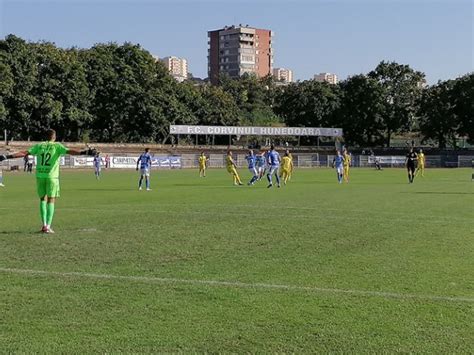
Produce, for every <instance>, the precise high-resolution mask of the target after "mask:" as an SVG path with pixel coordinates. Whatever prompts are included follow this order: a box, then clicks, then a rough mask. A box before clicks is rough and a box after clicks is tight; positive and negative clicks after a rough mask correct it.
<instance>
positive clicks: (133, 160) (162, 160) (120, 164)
mask: <svg viewBox="0 0 474 355" xmlns="http://www.w3.org/2000/svg"><path fill="white" fill-rule="evenodd" d="M137 161H138V157H111V159H110V167H111V168H118V169H135V168H136V167H137ZM151 167H152V169H153V168H181V157H180V156H153V157H152V158H151Z"/></svg>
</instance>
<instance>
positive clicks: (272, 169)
mask: <svg viewBox="0 0 474 355" xmlns="http://www.w3.org/2000/svg"><path fill="white" fill-rule="evenodd" d="M278 168H279V167H278V166H274V165H272V166H270V167H269V168H268V169H269V170H268V175H273V173H275V174H278Z"/></svg>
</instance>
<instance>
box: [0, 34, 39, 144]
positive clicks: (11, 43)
mask: <svg viewBox="0 0 474 355" xmlns="http://www.w3.org/2000/svg"><path fill="white" fill-rule="evenodd" d="M0 52H1V53H2V56H1V58H2V64H3V65H6V66H8V68H9V69H4V73H7V72H10V73H11V76H12V77H13V85H9V86H10V89H9V91H10V95H6V96H3V97H2V102H3V105H4V107H5V113H6V111H8V115H7V116H6V119H5V120H4V122H5V126H6V127H7V128H8V130H9V133H10V136H11V137H13V138H20V139H30V138H31V134H32V133H33V132H32V130H31V127H32V125H33V124H35V119H34V118H33V117H32V116H33V112H34V110H35V109H36V108H37V107H38V100H37V99H36V97H35V95H34V91H35V89H36V87H37V85H38V82H37V77H38V66H37V62H36V58H35V52H34V48H33V47H32V46H30V45H28V44H27V43H26V42H25V41H24V40H22V39H21V38H19V37H16V36H14V35H8V36H7V37H6V38H5V40H0ZM5 75H7V76H10V74H5ZM5 113H4V114H5Z"/></svg>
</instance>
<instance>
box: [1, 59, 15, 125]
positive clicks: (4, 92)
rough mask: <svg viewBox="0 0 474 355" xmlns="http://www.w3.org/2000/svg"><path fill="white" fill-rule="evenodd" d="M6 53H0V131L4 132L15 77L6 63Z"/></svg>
mask: <svg viewBox="0 0 474 355" xmlns="http://www.w3.org/2000/svg"><path fill="white" fill-rule="evenodd" d="M4 56H5V55H4V53H1V52H0V129H1V130H2V131H3V130H4V129H6V128H7V124H6V119H7V114H8V111H7V108H6V106H5V101H6V99H7V98H8V97H10V95H11V94H12V90H13V85H14V81H13V75H12V72H11V70H10V67H9V66H8V65H7V64H6V63H5V60H4Z"/></svg>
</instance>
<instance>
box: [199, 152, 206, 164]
mask: <svg viewBox="0 0 474 355" xmlns="http://www.w3.org/2000/svg"><path fill="white" fill-rule="evenodd" d="M206 162H207V158H206V156H204V155H201V156H200V157H199V166H203V167H205V166H206Z"/></svg>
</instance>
